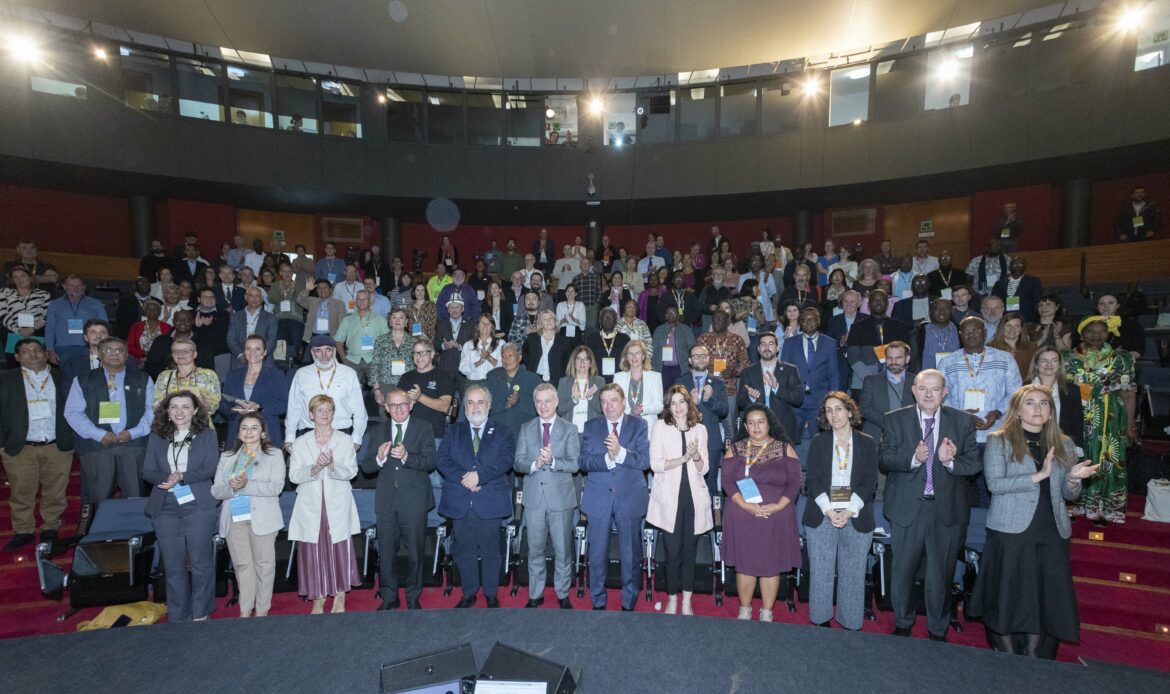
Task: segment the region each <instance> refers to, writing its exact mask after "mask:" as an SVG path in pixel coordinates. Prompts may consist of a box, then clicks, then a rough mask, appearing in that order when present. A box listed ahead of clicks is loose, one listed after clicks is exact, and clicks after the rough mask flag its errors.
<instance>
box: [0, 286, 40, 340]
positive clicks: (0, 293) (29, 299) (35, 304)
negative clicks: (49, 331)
mask: <svg viewBox="0 0 1170 694" xmlns="http://www.w3.org/2000/svg"><path fill="white" fill-rule="evenodd" d="M49 298H50V297H49V293H48V292H46V291H45V290H43V289H34V290H32V291H31V292H29V294H28V296H21V295H20V292H18V291H16V290H15V289H0V320H2V321H3V323H4V327H5V328H8V329H9V330H11V331H13V332H15V331H16V330H17V329H19V328H20V325H19V320H20V315H21V314H22V313H27V314H30V315H31V316H32V317H33V321H34V322H35V321H38V320H44V319H45V312H46V311H47V309H48V306H49Z"/></svg>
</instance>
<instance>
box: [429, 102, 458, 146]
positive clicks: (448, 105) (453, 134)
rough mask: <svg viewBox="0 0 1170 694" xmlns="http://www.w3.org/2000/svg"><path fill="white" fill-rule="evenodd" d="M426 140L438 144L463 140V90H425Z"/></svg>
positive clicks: (451, 143)
mask: <svg viewBox="0 0 1170 694" xmlns="http://www.w3.org/2000/svg"><path fill="white" fill-rule="evenodd" d="M427 141H428V142H430V143H431V144H440V145H457V144H461V143H462V142H463V92H430V91H428V92H427Z"/></svg>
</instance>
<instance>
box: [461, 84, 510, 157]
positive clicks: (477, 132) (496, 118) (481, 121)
mask: <svg viewBox="0 0 1170 694" xmlns="http://www.w3.org/2000/svg"><path fill="white" fill-rule="evenodd" d="M465 103H466V104H467V144H469V145H496V146H498V145H499V144H500V141H501V140H502V139H503V134H504V123H503V121H502V118H501V116H502V114H501V113H500V111H501V110H502V109H501V108H500V106H502V105H503V97H502V96H501V95H500V94H483V93H476V92H469V93H468V94H467V96H466V97H465Z"/></svg>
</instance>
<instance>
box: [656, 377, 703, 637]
mask: <svg viewBox="0 0 1170 694" xmlns="http://www.w3.org/2000/svg"><path fill="white" fill-rule="evenodd" d="M664 399H665V400H666V403H667V407H666V409H664V410H663V411H662V414H661V415H660V419H659V420H658V421H656V422H655V423H654V428H653V430H652V431H651V432H650V469H651V470H653V471H654V485H653V487H652V489H651V492H650V506H649V508H648V509H647V512H646V521H647V522H648V523H650V524H651V525H654V526H657V527H658V528H660V529H661V530H662V542H663V544H664V545H665V547H666V595H667V598H666V614H677V612H678V610H679V606H678V591H679V588H680V587H681V588H682V613H683V614H694V611H693V610H692V608H691V594H692V593H693V592H694V590H695V548H696V546H697V545H698V541H699V536H700V535H702V534H703V533H705V532H707V531H708V530H710V529H711V528H712V527H713V526H714V524H713V522H712V519H711V497H710V495H709V494H708V492H707V483H706V481H704V480H703V475H705V474H706V473H707V466H708V463H709V462H710V461H708V459H707V428H706V427H704V426H701V425H700V422H701V420H702V415H700V414H699V410H698V408H697V407H695V403H694V401H693V400H692V399H691V393H690V391H688V390H687V389H686V388H685V387H683V386H672V387H671V388H670V390H668V391H667V392H666V397H665V398H664Z"/></svg>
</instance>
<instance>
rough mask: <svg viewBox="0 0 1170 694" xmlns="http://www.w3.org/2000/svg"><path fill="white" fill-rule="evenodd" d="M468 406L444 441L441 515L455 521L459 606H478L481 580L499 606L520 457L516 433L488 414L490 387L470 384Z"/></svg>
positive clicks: (465, 401) (485, 591) (440, 457)
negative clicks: (505, 530)
mask: <svg viewBox="0 0 1170 694" xmlns="http://www.w3.org/2000/svg"><path fill="white" fill-rule="evenodd" d="M463 406H464V413H465V414H466V415H467V421H466V422H460V423H458V424H455V425H452V426H451V427H449V428H448V429H447V433H446V434H445V435H444V436H443V442H442V443H441V444H440V445H439V455H438V461H437V464H436V467H437V468H438V469H439V473H440V474H441V475H442V476H443V497H442V500H441V501H440V503H439V514H440V515H442V516H444V517H446V518H450V519H451V520H452V526H453V527H452V533H451V539H452V540H453V541H454V545H455V548H454V555H455V566H456V567H457V568H458V569H459V582H460V587H461V588H462V589H463V597H462V599H460V600H459V604H458V605H456V607H471V606H472V605H474V604H475V596H476V593H478V592H479V589H480V586H481V585H482V586H483V595H484V598H486V599H487V606H488V607H499V606H500V601H499V599H498V598H497V595H496V593H497V592H498V591H499V587H500V563H501V561H502V560H501V557H500V526H501V524H502V522H503V520H504V519H505V518H510V517H511V516H512V499H511V494H510V493H509V490H510V489H511V485H510V483H509V482H510V480H509V479H508V472H510V471H511V470H512V464H513V462H514V460H515V450H516V438H515V437H514V436H513V435H512V432H511V431H509V430H508V428H507V427H504V426H500V425H499V424H498V423H497V422H495V421H494V420H490V419H488V411H489V409H490V408H491V394H490V393H488V390H487V388H484V387H483V386H481V385H473V386H470V387H468V389H467V391H466V392H465V393H464V394H463ZM480 562H482V565H483V577H482V579H481V578H480V566H479V564H480Z"/></svg>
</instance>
